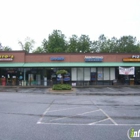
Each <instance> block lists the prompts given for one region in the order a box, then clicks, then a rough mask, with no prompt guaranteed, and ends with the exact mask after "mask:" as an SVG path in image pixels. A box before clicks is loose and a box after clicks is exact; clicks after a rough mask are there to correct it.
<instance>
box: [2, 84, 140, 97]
mask: <svg viewBox="0 0 140 140" xmlns="http://www.w3.org/2000/svg"><path fill="white" fill-rule="evenodd" d="M0 92H19V93H34V94H37V93H41V94H71V95H108V96H113V95H118V96H119V95H124V96H125V95H137V96H138V95H140V86H97V87H73V88H72V90H71V91H54V90H52V89H51V88H50V87H2V86H1V87H0Z"/></svg>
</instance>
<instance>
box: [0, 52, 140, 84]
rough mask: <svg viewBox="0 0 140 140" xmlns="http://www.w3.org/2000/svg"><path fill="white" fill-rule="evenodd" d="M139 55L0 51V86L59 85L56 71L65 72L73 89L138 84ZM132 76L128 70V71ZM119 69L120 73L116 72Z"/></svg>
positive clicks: (58, 76)
mask: <svg viewBox="0 0 140 140" xmlns="http://www.w3.org/2000/svg"><path fill="white" fill-rule="evenodd" d="M139 56H140V55H139V54H118V53H114V54H107V53H52V54H50V53H49V54H30V53H26V52H25V51H11V52H0V77H1V81H0V85H3V86H6V85H13V86H15V85H19V86H52V85H53V84H56V83H59V82H60V80H61V78H62V77H61V75H56V72H57V70H60V69H64V70H67V71H68V73H67V74H66V75H65V76H64V79H63V80H64V82H65V83H69V84H71V85H73V86H88V85H91V86H92V85H93V86H94V85H112V84H113V80H115V79H116V80H117V84H120V85H124V84H128V85H133V84H140V58H139ZM131 67H133V68H134V69H133V73H130V72H129V71H130V70H132V68H131ZM120 68H121V70H122V71H124V73H120V71H119V70H120Z"/></svg>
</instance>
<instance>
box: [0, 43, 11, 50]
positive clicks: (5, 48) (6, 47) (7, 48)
mask: <svg viewBox="0 0 140 140" xmlns="http://www.w3.org/2000/svg"><path fill="white" fill-rule="evenodd" d="M0 51H12V48H10V47H8V46H2V44H1V43H0Z"/></svg>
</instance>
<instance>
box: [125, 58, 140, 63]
mask: <svg viewBox="0 0 140 140" xmlns="http://www.w3.org/2000/svg"><path fill="white" fill-rule="evenodd" d="M123 62H140V58H137V59H136V58H124V59H123Z"/></svg>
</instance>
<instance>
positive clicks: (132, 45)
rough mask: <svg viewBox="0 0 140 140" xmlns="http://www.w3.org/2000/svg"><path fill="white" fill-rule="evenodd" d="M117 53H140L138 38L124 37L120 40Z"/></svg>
mask: <svg viewBox="0 0 140 140" xmlns="http://www.w3.org/2000/svg"><path fill="white" fill-rule="evenodd" d="M117 51H118V52H119V53H120V52H123V53H133V52H140V51H139V44H138V42H137V39H136V37H133V36H123V37H121V38H120V39H119V40H118V49H117Z"/></svg>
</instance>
